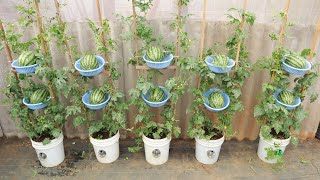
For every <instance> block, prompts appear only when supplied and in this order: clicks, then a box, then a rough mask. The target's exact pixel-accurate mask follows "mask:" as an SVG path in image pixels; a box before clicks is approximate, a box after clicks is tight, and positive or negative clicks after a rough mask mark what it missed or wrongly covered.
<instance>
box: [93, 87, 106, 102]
mask: <svg viewBox="0 0 320 180" xmlns="http://www.w3.org/2000/svg"><path fill="white" fill-rule="evenodd" d="M106 98H107V95H106V93H105V92H104V91H102V90H100V89H96V90H94V91H93V92H92V94H90V97H89V103H90V104H101V103H103V102H104V101H105V100H106Z"/></svg>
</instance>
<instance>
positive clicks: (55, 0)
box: [54, 0, 73, 68]
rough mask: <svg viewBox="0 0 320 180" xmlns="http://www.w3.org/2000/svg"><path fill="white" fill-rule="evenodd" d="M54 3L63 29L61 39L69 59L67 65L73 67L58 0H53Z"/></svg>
mask: <svg viewBox="0 0 320 180" xmlns="http://www.w3.org/2000/svg"><path fill="white" fill-rule="evenodd" d="M54 4H55V7H56V12H57V16H58V23H59V24H60V26H62V27H63V29H64V33H63V39H64V45H65V48H66V51H67V55H68V59H69V66H70V68H73V58H72V53H71V50H70V46H69V43H68V39H67V36H66V34H65V27H66V26H65V24H64V22H63V20H62V18H61V11H60V4H59V2H58V0H54Z"/></svg>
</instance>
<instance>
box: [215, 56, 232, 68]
mask: <svg viewBox="0 0 320 180" xmlns="http://www.w3.org/2000/svg"><path fill="white" fill-rule="evenodd" d="M212 64H214V65H215V66H221V67H227V66H228V65H229V60H228V58H227V56H225V55H220V54H217V55H215V56H214V61H213V63H212Z"/></svg>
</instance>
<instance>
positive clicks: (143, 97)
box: [142, 86, 170, 104]
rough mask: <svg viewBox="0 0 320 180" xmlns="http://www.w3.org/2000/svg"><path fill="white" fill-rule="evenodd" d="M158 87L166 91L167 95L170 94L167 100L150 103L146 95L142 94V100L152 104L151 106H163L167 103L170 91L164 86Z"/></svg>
mask: <svg viewBox="0 0 320 180" xmlns="http://www.w3.org/2000/svg"><path fill="white" fill-rule="evenodd" d="M158 87H159V88H161V89H162V90H163V91H164V93H165V94H168V97H167V98H166V99H164V100H163V101H160V102H153V101H149V100H148V99H147V98H146V97H145V95H146V94H142V99H143V100H145V101H146V102H147V103H150V104H162V103H165V102H167V101H168V100H169V94H170V93H169V91H167V89H166V88H165V87H163V86H158ZM148 91H149V90H148Z"/></svg>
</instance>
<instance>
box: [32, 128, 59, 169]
mask: <svg viewBox="0 0 320 180" xmlns="http://www.w3.org/2000/svg"><path fill="white" fill-rule="evenodd" d="M31 144H32V147H33V148H34V149H35V150H36V153H37V156H38V159H39V160H40V163H41V165H42V166H44V167H54V166H57V165H59V164H60V163H62V161H63V160H64V157H65V155H64V148H63V134H62V133H61V134H60V136H59V137H58V138H56V139H53V140H51V141H50V143H49V144H46V145H43V144H42V142H35V141H33V140H31Z"/></svg>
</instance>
